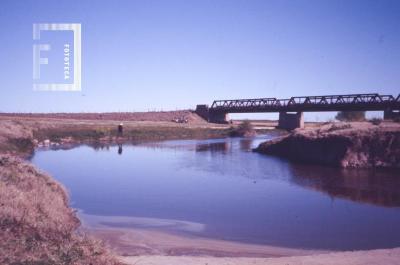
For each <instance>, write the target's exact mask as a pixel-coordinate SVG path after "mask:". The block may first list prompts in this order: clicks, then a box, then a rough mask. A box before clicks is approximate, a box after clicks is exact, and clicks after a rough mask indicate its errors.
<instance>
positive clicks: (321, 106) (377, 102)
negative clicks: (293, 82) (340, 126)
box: [209, 93, 400, 113]
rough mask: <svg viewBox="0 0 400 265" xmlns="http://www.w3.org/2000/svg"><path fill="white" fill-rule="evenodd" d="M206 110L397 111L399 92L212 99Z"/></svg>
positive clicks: (399, 98) (243, 111) (244, 111)
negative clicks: (390, 93)
mask: <svg viewBox="0 0 400 265" xmlns="http://www.w3.org/2000/svg"><path fill="white" fill-rule="evenodd" d="M209 110H210V112H211V113H212V112H214V113H246V112H305V111H307V112H308V111H309V112H312V111H373V110H400V94H399V96H397V98H395V97H394V96H392V95H379V94H377V93H372V94H349V95H325V96H305V97H291V98H289V99H277V98H255V99H234V100H215V101H214V102H213V104H212V105H211V107H210V109H209Z"/></svg>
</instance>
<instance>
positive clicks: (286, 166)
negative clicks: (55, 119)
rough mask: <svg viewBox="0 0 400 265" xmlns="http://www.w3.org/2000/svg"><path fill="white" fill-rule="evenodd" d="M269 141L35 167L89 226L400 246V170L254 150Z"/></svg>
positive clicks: (72, 158) (84, 154)
mask: <svg viewBox="0 0 400 265" xmlns="http://www.w3.org/2000/svg"><path fill="white" fill-rule="evenodd" d="M271 137H272V136H259V137H256V138H251V139H243V138H228V139H217V140H215V139H214V140H185V141H166V142H161V143H150V144H149V143H146V144H139V145H124V146H111V147H106V148H99V147H97V148H93V147H89V146H79V147H76V148H73V149H70V150H39V151H37V152H36V154H35V156H34V158H33V163H35V164H36V165H38V166H39V167H40V168H41V169H43V170H45V171H47V172H49V173H50V174H52V175H53V176H54V177H55V178H56V179H58V180H59V181H60V182H61V183H63V184H64V185H65V186H66V187H67V189H68V190H69V192H70V195H71V203H72V206H73V207H75V208H78V209H80V210H81V211H82V212H83V213H84V214H85V215H83V216H86V217H83V218H87V216H106V217H107V218H106V217H104V224H108V225H111V226H112V225H114V226H139V227H149V228H152V226H154V227H153V228H157V229H161V230H163V229H164V230H169V231H174V232H179V233H186V234H190V235H193V236H196V235H199V236H202V237H210V238H217V239H225V240H233V241H241V242H249V243H259V244H268V245H276V246H286V247H300V248H318V249H342V250H350V249H371V248H386V247H396V246H400V228H399V225H400V207H399V206H400V175H399V172H391V171H378V172H373V171H360V170H356V171H354V170H347V171H346V170H340V169H333V168H325V167H317V166H305V165H297V164H293V163H289V162H287V161H285V160H282V159H278V158H275V157H270V156H265V155H261V154H257V153H253V152H250V150H251V148H253V147H256V146H257V145H258V144H259V143H260V142H261V141H264V140H266V139H270V138H271ZM113 216H128V217H144V218H150V219H143V220H153V221H154V220H159V219H168V220H180V221H185V222H188V224H191V223H193V224H197V226H196V227H197V229H179V228H177V227H175V226H173V225H171V226H168V225H164V226H160V225H157V224H156V225H155V224H154V222H149V223H148V224H146V221H142V222H141V223H138V222H131V223H129V222H128V223H127V222H125V223H124V222H120V221H115V222H112V221H110V220H112V217H113ZM98 218H100V220H101V217H98ZM116 220H121V219H116ZM199 227H200V228H199Z"/></svg>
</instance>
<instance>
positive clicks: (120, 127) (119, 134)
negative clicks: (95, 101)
mask: <svg viewBox="0 0 400 265" xmlns="http://www.w3.org/2000/svg"><path fill="white" fill-rule="evenodd" d="M123 126H124V124H123V123H122V122H121V123H120V124H119V125H118V136H122V133H123V131H124V127H123Z"/></svg>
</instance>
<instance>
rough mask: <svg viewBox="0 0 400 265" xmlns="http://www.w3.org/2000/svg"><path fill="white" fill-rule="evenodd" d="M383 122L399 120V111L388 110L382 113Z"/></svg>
mask: <svg viewBox="0 0 400 265" xmlns="http://www.w3.org/2000/svg"><path fill="white" fill-rule="evenodd" d="M383 119H384V120H394V119H400V110H393V109H388V110H385V111H384V112H383Z"/></svg>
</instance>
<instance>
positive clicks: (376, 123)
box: [369, 118, 383, 125]
mask: <svg viewBox="0 0 400 265" xmlns="http://www.w3.org/2000/svg"><path fill="white" fill-rule="evenodd" d="M382 121H383V120H382V119H380V118H372V119H370V120H369V122H370V123H372V124H373V125H379V124H381V123H382Z"/></svg>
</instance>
